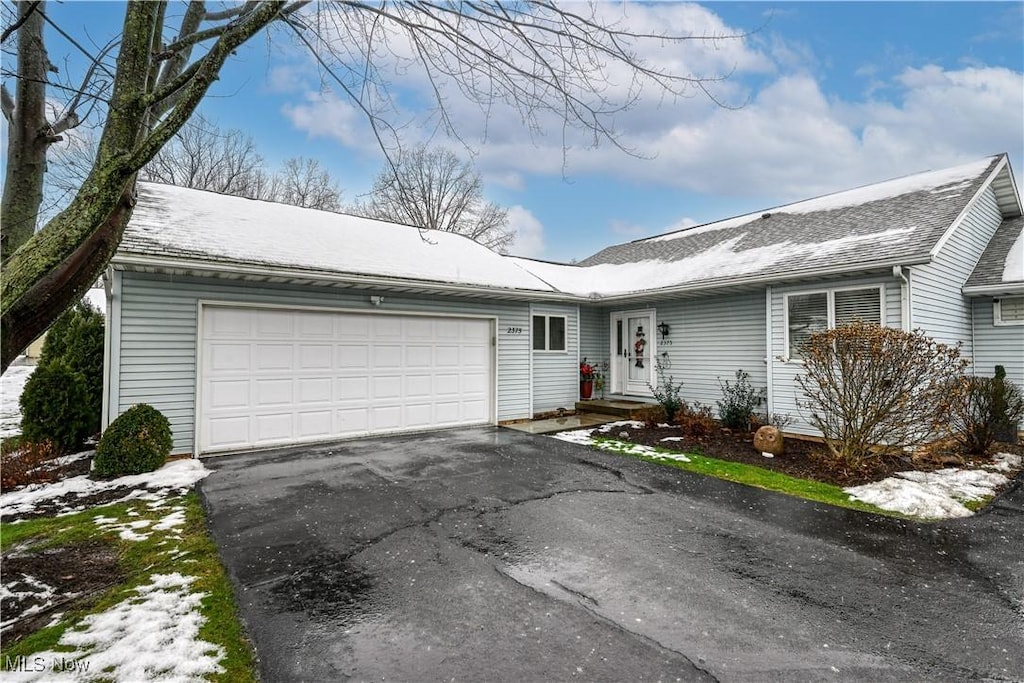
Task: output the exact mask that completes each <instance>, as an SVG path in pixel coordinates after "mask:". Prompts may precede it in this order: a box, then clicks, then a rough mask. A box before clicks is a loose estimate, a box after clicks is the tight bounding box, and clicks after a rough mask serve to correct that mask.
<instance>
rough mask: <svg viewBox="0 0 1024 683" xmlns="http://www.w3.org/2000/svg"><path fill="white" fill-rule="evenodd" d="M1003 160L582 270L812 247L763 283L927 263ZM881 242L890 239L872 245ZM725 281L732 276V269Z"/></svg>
mask: <svg viewBox="0 0 1024 683" xmlns="http://www.w3.org/2000/svg"><path fill="white" fill-rule="evenodd" d="M999 159H1000V157H998V156H997V157H990V158H988V159H985V160H983V161H982V162H975V163H973V164H967V165H964V166H960V167H956V168H954V169H947V170H946V171H934V172H927V173H921V174H917V175H914V176H908V177H906V178H899V179H896V180H892V181H887V182H884V183H878V184H876V185H870V186H866V187H864V188H858V189H855V190H848V191H846V192H840V193H836V194H833V195H827V196H825V197H819V198H817V199H812V200H808V201H805V202H798V203H795V204H788V205H785V206H780V207H776V208H773V209H767V210H765V211H761V212H755V213H752V214H748V215H745V216H739V217H736V218H731V219H727V220H724V221H718V222H715V223H709V224H707V225H703V226H697V227H693V228H687V229H684V230H680V231H677V232H673V233H669V234H666V235H661V236H658V237H652V238H647V239H643V240H637V241H634V242H628V243H626V244H619V245H615V246H612V247H608V248H607V249H604V250H602V251H600V252H598V253H596V254H594V255H593V256H590V257H588V258H586V259H584V260H583V261H581V262H580V263H579V265H581V266H595V265H599V264H626V263H636V262H640V261H662V262H675V261H680V260H683V259H688V258H692V257H694V256H696V255H699V254H702V253H706V252H708V251H709V250H712V249H714V248H716V247H718V246H720V245H723V244H725V243H728V244H729V248H730V249H731V251H732V252H734V253H736V254H737V256H738V257H740V258H741V257H742V255H743V252H746V251H749V250H752V249H760V250H763V249H766V248H771V247H780V248H782V247H786V248H792V247H794V246H795V247H801V246H803V247H805V248H804V249H798V251H799V253H800V260H799V261H798V262H793V261H790V260H788V259H783V260H781V261H779V262H776V263H773V264H766V266H765V267H764V268H762V269H760V271H759V273H758V274H760V275H771V274H774V273H778V274H785V273H792V272H794V271H797V270H815V269H819V268H828V267H836V268H840V267H842V266H844V265H855V264H858V263H870V262H877V261H882V260H886V261H889V260H894V259H899V258H903V257H905V258H911V257H920V256H921V255H923V254H927V253H928V252H929V251H930V250H931V248H932V247H933V246H934V245H935V244H936V243H937V242H938V240H939V239H940V238H941V237H942V235H943V233H944V232H945V231H946V229H947V228H949V226H950V225H951V224H952V223H953V221H954V220H955V219H956V218H957V216H958V215H959V214H960V213H961V212H962V211H963V209H964V208H965V207H966V206H967V203H968V202H969V201H970V200H971V198H972V197H974V195H975V194H976V193H977V192H978V190H979V189H980V188H981V186H982V185H983V183H984V182H985V180H986V179H987V178H988V176H989V174H990V173H991V171H992V170H993V169H994V167H995V165H996V164H997V163H998V162H999ZM762 216H767V217H762ZM879 234H886V235H888V237H890V239H873V238H872V236H873V235H879ZM858 238H863V239H858ZM840 239H844V240H849V245H848V246H847V247H846V248H844V249H842V250H841V251H840V252H839V253H836V252H834V251H831V250H828V249H824V250H822V253H821V254H815V253H814V246H815V245H818V244H824V243H827V242H830V241H834V240H840ZM745 274H750V273H745ZM722 275H726V276H727V275H728V267H727V266H726V267H725V268H724V269H723V272H722Z"/></svg>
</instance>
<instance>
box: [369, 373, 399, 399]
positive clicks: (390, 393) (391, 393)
mask: <svg viewBox="0 0 1024 683" xmlns="http://www.w3.org/2000/svg"><path fill="white" fill-rule="evenodd" d="M370 381H371V382H372V383H373V391H372V392H371V393H370V398H375V399H382V398H383V399H397V398H401V397H402V378H401V377H399V376H397V375H395V376H391V377H373V378H371V380H370Z"/></svg>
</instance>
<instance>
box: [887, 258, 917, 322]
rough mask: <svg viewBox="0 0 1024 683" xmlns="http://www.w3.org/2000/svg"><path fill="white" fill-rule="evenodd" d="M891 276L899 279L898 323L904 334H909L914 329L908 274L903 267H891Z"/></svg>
mask: <svg viewBox="0 0 1024 683" xmlns="http://www.w3.org/2000/svg"><path fill="white" fill-rule="evenodd" d="M892 276H893V277H896V278H899V279H900V282H901V284H900V323H901V328H902V329H903V331H904V332H910V331H911V330H912V329H913V327H914V321H913V320H911V310H912V308H911V305H910V296H911V291H910V273H909V271H908V270H907V269H905V268H904V267H903V266H893V267H892Z"/></svg>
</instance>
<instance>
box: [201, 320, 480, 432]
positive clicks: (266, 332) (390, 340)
mask: <svg viewBox="0 0 1024 683" xmlns="http://www.w3.org/2000/svg"><path fill="white" fill-rule="evenodd" d="M203 320H204V324H203V340H202V350H201V353H202V354H203V362H202V363H201V368H202V377H201V382H200V401H199V405H200V410H201V411H202V413H201V417H200V420H199V430H200V433H199V439H200V450H201V451H202V452H209V451H217V450H242V449H245V448H252V447H258V446H263V445H278V444H284V443H291V442H301V441H312V440H324V439H330V438H334V437H342V436H351V435H363V434H372V433H375V432H391V431H402V430H410V429H424V428H429V427H431V426H454V425H459V424H477V423H480V422H488V421H490V420H491V419H492V405H493V399H492V394H493V386H492V385H493V370H492V363H493V360H492V356H493V351H492V348H491V335H492V323H491V322H490V321H489V320H482V319H480V320H469V319H457V318H443V317H432V316H408V315H382V314H362V313H322V312H317V311H297V310H286V309H259V308H244V307H239V308H232V307H228V306H225V307H220V306H215V305H208V306H206V307H205V308H204V314H203Z"/></svg>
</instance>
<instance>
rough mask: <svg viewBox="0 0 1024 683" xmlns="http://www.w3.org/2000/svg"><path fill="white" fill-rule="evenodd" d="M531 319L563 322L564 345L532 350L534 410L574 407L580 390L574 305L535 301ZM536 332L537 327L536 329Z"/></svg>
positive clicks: (535, 411) (546, 410)
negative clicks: (538, 302) (555, 347)
mask: <svg viewBox="0 0 1024 683" xmlns="http://www.w3.org/2000/svg"><path fill="white" fill-rule="evenodd" d="M530 314H531V320H532V321H533V322H535V323H536V322H537V321H538V320H541V321H544V323H545V324H547V323H549V322H550V321H552V320H558V321H560V323H556V324H562V325H564V330H565V334H564V338H565V343H564V345H563V346H564V348H563V349H561V350H558V349H547V350H542V349H536V348H535V349H534V351H533V361H532V364H533V369H532V372H533V412H534V413H535V414H536V413H544V412H548V411H550V410H556V409H558V408H566V409H568V410H571V409H572V408H573V407H574V406H575V405H576V400H577V399H578V398H579V391H580V368H579V322H578V320H577V309H576V306H575V305H568V304H566V305H562V304H533V305H532V306H531V307H530ZM534 331H536V330H534Z"/></svg>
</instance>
